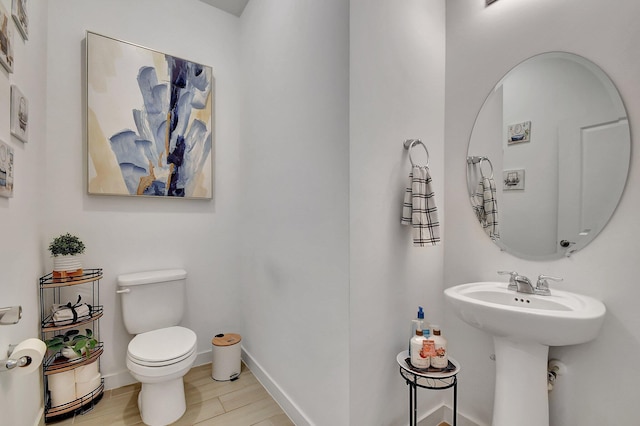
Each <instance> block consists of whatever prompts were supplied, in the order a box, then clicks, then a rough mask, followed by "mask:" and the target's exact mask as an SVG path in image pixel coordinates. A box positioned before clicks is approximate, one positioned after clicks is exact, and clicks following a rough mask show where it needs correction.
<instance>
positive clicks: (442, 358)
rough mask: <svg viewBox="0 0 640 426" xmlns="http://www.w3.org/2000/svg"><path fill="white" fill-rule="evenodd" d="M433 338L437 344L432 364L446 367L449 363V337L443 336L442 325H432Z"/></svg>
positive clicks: (437, 366) (435, 366) (436, 366)
mask: <svg viewBox="0 0 640 426" xmlns="http://www.w3.org/2000/svg"><path fill="white" fill-rule="evenodd" d="M431 332H432V334H433V335H432V336H431V340H433V343H434V344H435V355H434V356H432V357H431V366H432V367H434V368H446V367H447V366H448V365H449V355H448V353H447V339H445V338H444V337H443V336H442V333H441V332H440V326H438V325H432V326H431Z"/></svg>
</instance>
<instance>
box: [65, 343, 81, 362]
mask: <svg viewBox="0 0 640 426" xmlns="http://www.w3.org/2000/svg"><path fill="white" fill-rule="evenodd" d="M80 352H82V355H84V354H85V352H86V349H85V348H82V349H81V350H80ZM60 353H61V354H62V356H63V357H65V358H67V359H68V360H69V361H73V360H76V359H79V358H82V355H78V354H77V353H76V351H74V350H73V348H72V347H69V346H65V347H64V348H62V349H61V350H60Z"/></svg>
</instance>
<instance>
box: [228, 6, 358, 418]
mask: <svg viewBox="0 0 640 426" xmlns="http://www.w3.org/2000/svg"><path fill="white" fill-rule="evenodd" d="M348 12H349V10H348V2H347V1H346V0H328V1H322V2H319V1H313V0H260V1H254V2H250V3H249V4H248V6H247V8H246V9H245V11H244V13H243V16H242V19H241V24H242V73H243V74H242V75H243V82H244V86H243V89H244V93H243V95H244V103H243V119H242V130H241V134H242V147H241V151H240V154H241V158H242V163H241V167H242V185H241V186H240V187H239V188H237V189H236V194H237V196H238V197H239V198H240V199H241V208H240V211H239V213H240V216H241V218H242V220H241V226H242V228H241V229H240V232H239V233H238V236H239V241H238V242H239V243H240V245H241V247H242V250H241V265H242V279H241V282H242V291H241V306H242V307H241V314H242V317H243V321H244V326H243V333H244V336H243V347H244V349H245V351H246V354H247V355H248V358H249V359H250V361H251V363H250V367H251V368H252V370H253V371H254V373H255V374H256V375H257V376H258V377H259V378H261V379H262V380H263V381H265V382H266V383H265V384H266V386H267V388H268V389H269V390H270V391H271V392H272V393H274V394H276V396H278V398H279V400H280V401H281V402H283V400H282V398H280V396H282V395H285V397H288V398H289V402H288V404H287V408H288V409H289V414H290V415H291V417H292V418H293V420H294V421H295V422H296V424H299V425H304V424H317V425H345V424H347V422H348V412H349V394H348V389H349V381H348V380H349V371H348V368H349V365H348V359H349V353H348V324H349V311H348V308H349V252H348V249H349V229H348V218H349V211H348V208H349V204H348V203H349V133H348V132H349V128H348V123H349V121H348V120H349V110H348V108H349V103H348V101H349V96H348V90H349V89H348V87H349V86H348V84H349V56H348V52H349V51H348V48H349V42H348V25H349V13H348ZM267 375H268V376H269V377H266V376H267ZM270 379H272V380H270ZM289 405H291V406H292V407H290V406H289Z"/></svg>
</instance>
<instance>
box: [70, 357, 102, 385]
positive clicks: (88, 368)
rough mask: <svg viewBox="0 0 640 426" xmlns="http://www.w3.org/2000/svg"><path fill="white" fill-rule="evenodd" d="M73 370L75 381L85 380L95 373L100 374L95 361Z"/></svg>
mask: <svg viewBox="0 0 640 426" xmlns="http://www.w3.org/2000/svg"><path fill="white" fill-rule="evenodd" d="M74 372H75V373H76V383H80V382H87V381H89V380H91V379H93V378H94V377H96V375H98V376H99V375H100V372H99V371H98V362H97V361H95V362H92V363H91V364H89V365H83V366H81V367H78V368H76V369H75V370H74Z"/></svg>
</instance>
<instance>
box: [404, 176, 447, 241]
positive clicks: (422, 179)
mask: <svg viewBox="0 0 640 426" xmlns="http://www.w3.org/2000/svg"><path fill="white" fill-rule="evenodd" d="M400 223H401V224H402V225H411V226H413V245H414V246H416V247H426V246H427V245H436V243H437V242H439V241H440V222H438V209H437V207H436V204H435V197H434V194H433V189H432V188H431V175H430V174H429V168H428V167H424V166H423V167H421V166H413V168H412V169H411V173H409V185H408V186H407V189H406V191H405V194H404V203H403V205H402V219H401V221H400Z"/></svg>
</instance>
